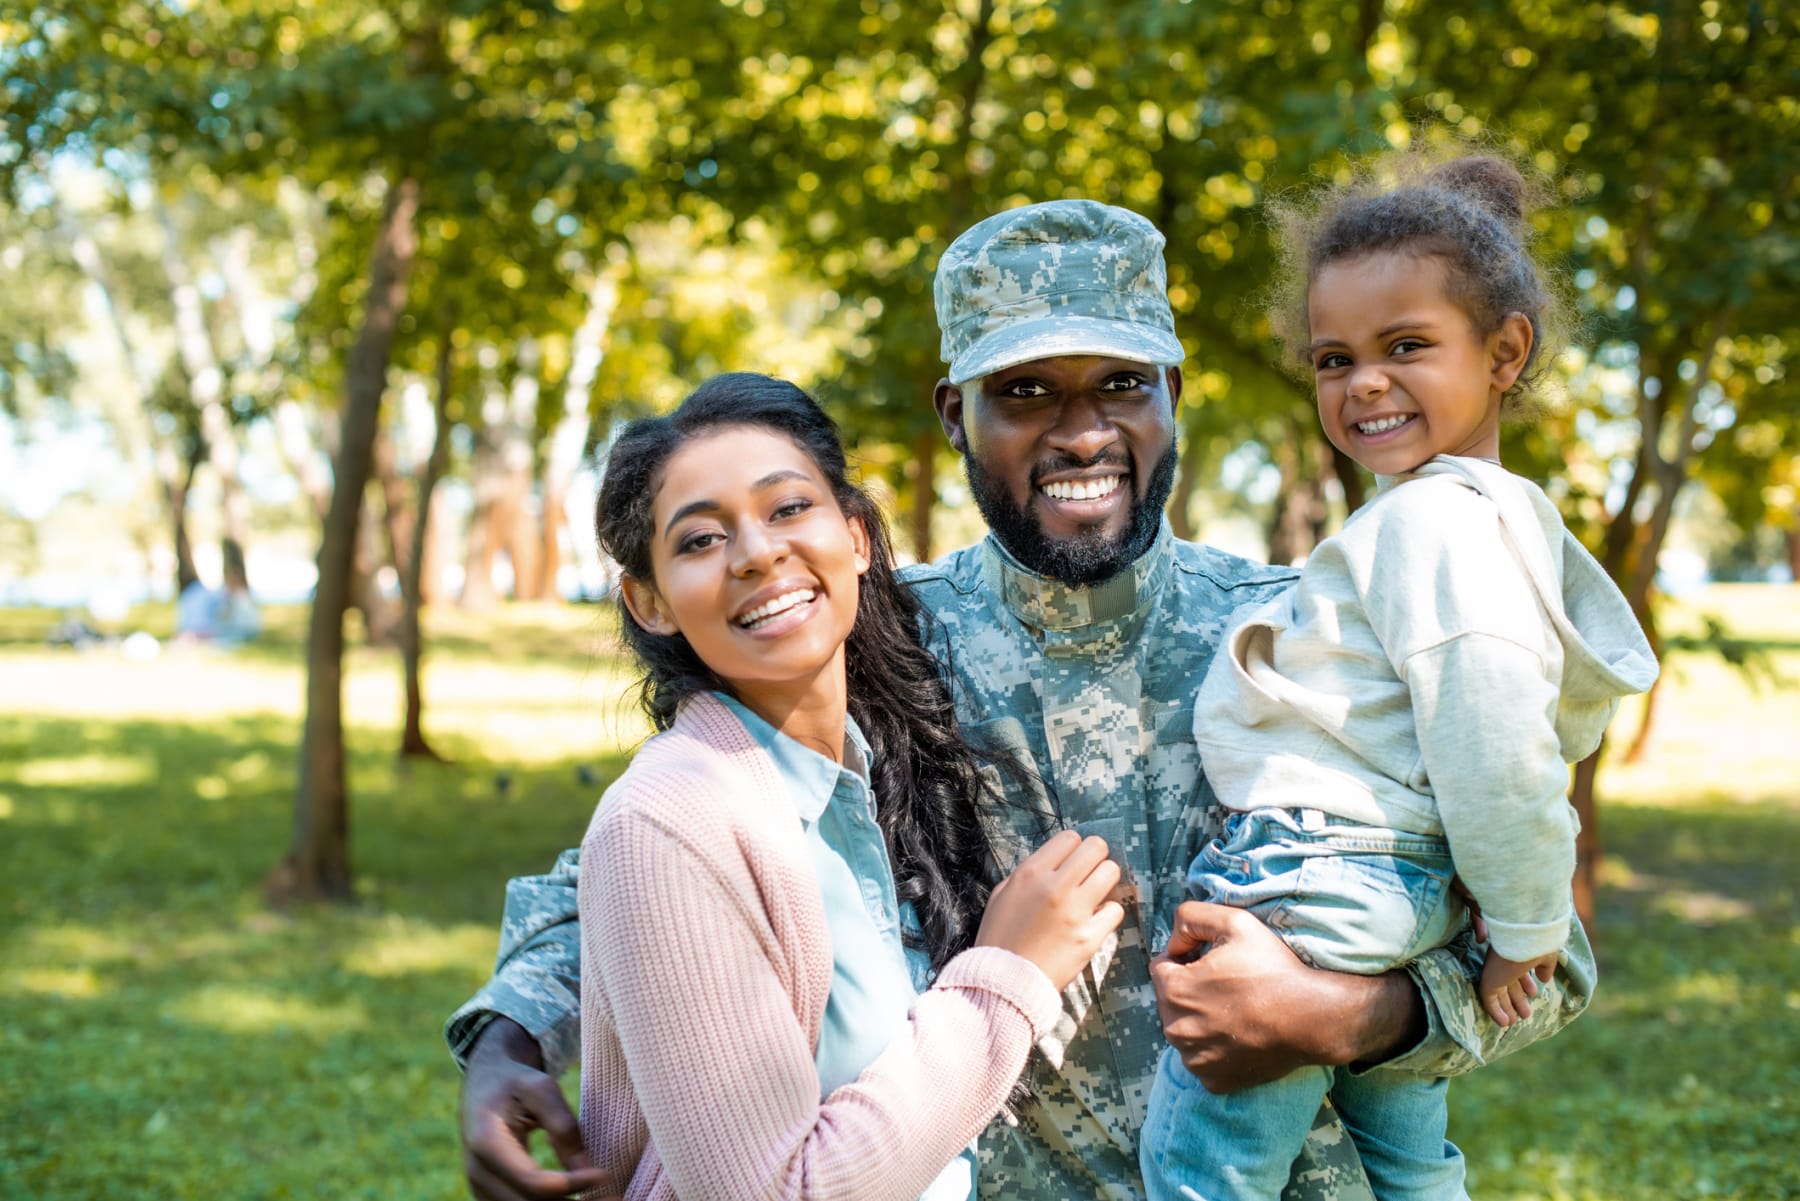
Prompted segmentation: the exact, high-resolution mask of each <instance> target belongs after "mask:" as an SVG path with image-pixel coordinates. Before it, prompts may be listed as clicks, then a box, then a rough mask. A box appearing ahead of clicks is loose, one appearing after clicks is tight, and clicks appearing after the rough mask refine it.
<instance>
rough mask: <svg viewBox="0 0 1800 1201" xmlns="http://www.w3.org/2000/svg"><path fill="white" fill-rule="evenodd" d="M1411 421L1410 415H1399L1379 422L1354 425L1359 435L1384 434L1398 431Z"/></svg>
mask: <svg viewBox="0 0 1800 1201" xmlns="http://www.w3.org/2000/svg"><path fill="white" fill-rule="evenodd" d="M1411 420H1412V414H1411V413H1401V414H1396V415H1395V416H1392V417H1383V418H1381V419H1380V420H1379V421H1359V422H1357V424H1356V432H1357V433H1359V434H1385V433H1387V432H1388V431H1389V430H1392V429H1399V428H1400V427H1401V426H1403V425H1405V424H1406V423H1407V422H1409V421H1411Z"/></svg>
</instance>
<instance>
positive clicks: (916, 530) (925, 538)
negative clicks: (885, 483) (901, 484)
mask: <svg viewBox="0 0 1800 1201" xmlns="http://www.w3.org/2000/svg"><path fill="white" fill-rule="evenodd" d="M942 436H943V433H942V431H941V430H939V429H938V427H936V426H933V427H932V428H931V429H928V430H924V431H922V432H921V433H920V434H919V436H918V437H916V438H914V439H913V448H912V449H913V504H912V522H911V525H912V553H913V558H915V559H917V560H918V561H919V562H921V563H929V562H931V513H932V509H933V508H934V507H935V506H936V504H937V449H938V439H939V438H941V437H942Z"/></svg>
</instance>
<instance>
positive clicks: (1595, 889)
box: [1569, 738, 1606, 948]
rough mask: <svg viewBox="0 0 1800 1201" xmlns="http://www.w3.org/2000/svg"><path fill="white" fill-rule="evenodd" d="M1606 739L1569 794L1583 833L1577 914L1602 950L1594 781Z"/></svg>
mask: <svg viewBox="0 0 1800 1201" xmlns="http://www.w3.org/2000/svg"><path fill="white" fill-rule="evenodd" d="M1605 749H1606V739H1605V738H1602V739H1601V740H1600V745H1599V746H1598V747H1596V748H1595V749H1594V753H1593V754H1591V755H1589V756H1588V757H1587V758H1586V759H1583V760H1582V761H1581V762H1580V763H1577V764H1576V765H1575V784H1574V787H1573V788H1571V789H1570V790H1569V804H1571V805H1573V806H1574V807H1575V816H1576V818H1577V819H1578V820H1579V821H1580V822H1581V833H1579V834H1577V835H1576V836H1575V879H1574V881H1573V887H1574V891H1575V913H1576V915H1577V916H1578V917H1580V918H1581V924H1582V925H1583V926H1585V927H1586V928H1587V935H1588V941H1589V942H1590V943H1593V944H1594V945H1595V947H1596V948H1597V947H1598V946H1599V925H1598V923H1597V922H1596V921H1595V920H1594V918H1595V913H1594V902H1595V899H1596V897H1597V896H1598V893H1599V882H1600V859H1601V850H1600V811H1599V809H1598V807H1597V806H1596V805H1595V803H1594V779H1595V776H1596V775H1597V774H1598V772H1599V770H1600V754H1601V752H1602V751H1604V750H1605Z"/></svg>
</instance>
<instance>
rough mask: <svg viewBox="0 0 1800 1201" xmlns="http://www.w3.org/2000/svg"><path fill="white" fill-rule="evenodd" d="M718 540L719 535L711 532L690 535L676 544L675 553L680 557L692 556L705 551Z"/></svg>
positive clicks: (705, 531)
mask: <svg viewBox="0 0 1800 1201" xmlns="http://www.w3.org/2000/svg"><path fill="white" fill-rule="evenodd" d="M718 540H719V535H718V534H716V533H714V532H712V531H711V530H704V531H702V532H700V533H697V534H689V535H688V536H687V537H685V538H683V539H682V540H681V541H680V542H679V543H677V544H676V546H675V553H676V554H680V555H691V554H694V553H695V552H696V551H703V550H705V549H706V548H707V547H709V546H711V545H712V544H713V543H715V542H717V541H718Z"/></svg>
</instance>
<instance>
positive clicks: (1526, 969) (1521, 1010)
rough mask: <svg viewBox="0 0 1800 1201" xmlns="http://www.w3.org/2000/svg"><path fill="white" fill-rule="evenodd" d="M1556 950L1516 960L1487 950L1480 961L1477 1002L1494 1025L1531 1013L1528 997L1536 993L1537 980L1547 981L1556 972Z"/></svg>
mask: <svg viewBox="0 0 1800 1201" xmlns="http://www.w3.org/2000/svg"><path fill="white" fill-rule="evenodd" d="M1556 959H1557V956H1556V953H1555V952H1554V951H1553V952H1551V953H1550V954H1548V955H1539V956H1538V957H1537V958H1536V959H1527V960H1525V961H1523V962H1520V961H1519V960H1517V959H1508V958H1507V957H1506V956H1504V955H1501V954H1499V953H1498V952H1496V951H1493V950H1491V949H1490V950H1489V951H1488V953H1487V960H1486V962H1484V963H1483V964H1482V965H1481V983H1480V984H1479V985H1478V986H1477V990H1478V991H1479V992H1480V994H1481V1006H1482V1008H1483V1009H1486V1010H1487V1012H1488V1016H1489V1017H1491V1018H1493V1019H1494V1022H1495V1023H1496V1024H1497V1025H1501V1026H1510V1025H1512V1024H1513V1023H1514V1022H1516V1021H1518V1020H1519V1019H1520V1018H1528V1017H1530V1016H1531V998H1532V997H1535V996H1537V994H1538V987H1537V986H1538V981H1539V980H1543V981H1546V982H1548V981H1549V979H1550V977H1551V976H1552V975H1554V974H1555V972H1556Z"/></svg>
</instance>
